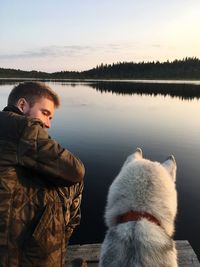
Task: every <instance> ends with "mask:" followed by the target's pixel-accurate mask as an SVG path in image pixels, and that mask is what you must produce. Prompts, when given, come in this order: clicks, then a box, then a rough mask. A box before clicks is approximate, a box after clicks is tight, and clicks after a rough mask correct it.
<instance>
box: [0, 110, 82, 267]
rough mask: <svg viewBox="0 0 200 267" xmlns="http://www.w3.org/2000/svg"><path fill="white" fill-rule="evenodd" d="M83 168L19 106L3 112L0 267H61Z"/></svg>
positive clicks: (73, 224) (75, 217) (0, 128)
mask: <svg viewBox="0 0 200 267" xmlns="http://www.w3.org/2000/svg"><path fill="white" fill-rule="evenodd" d="M83 176H84V166H83V164H82V162H81V161H80V160H79V159H78V158H76V157H75V156H74V155H72V154H71V153H70V152H69V151H68V150H66V149H63V148H62V147H61V146H60V145H59V144H58V143H57V142H56V141H55V140H53V139H51V138H50V137H49V136H48V133H47V131H46V130H45V128H44V125H43V123H42V122H41V121H40V120H38V119H33V118H30V117H26V116H24V115H22V113H21V112H20V111H19V110H18V109H17V108H15V107H7V108H6V109H4V111H2V112H0V267H63V266H64V261H65V254H66V246H67V243H68V240H69V237H70V236H71V234H72V232H73V229H74V228H75V227H76V226H77V225H78V224H79V222H80V202H81V196H82V190H83Z"/></svg>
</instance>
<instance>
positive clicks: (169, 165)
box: [162, 155, 176, 182]
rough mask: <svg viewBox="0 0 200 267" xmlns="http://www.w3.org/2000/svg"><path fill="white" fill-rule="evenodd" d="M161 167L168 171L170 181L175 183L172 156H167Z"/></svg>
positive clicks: (174, 161) (174, 164)
mask: <svg viewBox="0 0 200 267" xmlns="http://www.w3.org/2000/svg"><path fill="white" fill-rule="evenodd" d="M162 165H163V167H165V169H166V170H167V171H168V173H169V174H170V176H171V177H172V180H173V181H174V182H175V181H176V160H175V158H174V156H173V155H171V156H169V157H168V158H167V159H166V161H165V162H163V163H162Z"/></svg>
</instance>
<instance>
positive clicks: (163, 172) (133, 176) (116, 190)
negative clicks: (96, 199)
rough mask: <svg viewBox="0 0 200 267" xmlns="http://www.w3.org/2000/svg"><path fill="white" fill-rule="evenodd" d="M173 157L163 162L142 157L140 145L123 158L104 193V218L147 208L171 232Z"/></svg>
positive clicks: (108, 219) (112, 219)
mask: <svg viewBox="0 0 200 267" xmlns="http://www.w3.org/2000/svg"><path fill="white" fill-rule="evenodd" d="M175 181H176V161H175V158H174V156H172V155H171V156H169V157H168V158H167V159H166V160H165V161H164V162H163V163H159V162H155V161H150V160H148V159H145V158H144V157H143V152H142V150H141V149H140V148H137V149H136V151H135V152H134V153H133V154H132V155H130V156H129V157H128V158H127V159H126V161H125V162H124V164H123V166H122V168H121V171H120V172H119V174H118V176H117V177H116V179H115V180H114V181H113V183H112V185H111V187H110V189H109V194H108V201H107V208H106V214H105V218H106V222H107V225H108V226H111V225H113V224H115V223H116V218H117V216H119V215H121V214H123V213H125V212H128V211H130V210H133V211H139V212H149V213H151V214H152V215H153V216H155V217H156V218H158V220H159V221H160V222H161V225H162V226H163V227H164V228H166V230H167V232H168V233H169V234H170V235H171V234H172V233H173V223H174V218H175V216H176V210H177V195H176V189H175Z"/></svg>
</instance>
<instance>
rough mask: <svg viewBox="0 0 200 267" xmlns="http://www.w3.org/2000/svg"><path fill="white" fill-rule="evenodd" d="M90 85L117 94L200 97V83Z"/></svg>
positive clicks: (184, 97) (97, 83) (183, 97)
mask: <svg viewBox="0 0 200 267" xmlns="http://www.w3.org/2000/svg"><path fill="white" fill-rule="evenodd" d="M89 86H91V87H92V88H95V89H96V90H99V91H101V92H112V93H117V94H122V95H125V94H129V95H132V94H140V95H143V94H147V95H153V96H156V95H164V96H167V95H169V96H171V97H179V98H181V99H194V98H197V99H199V98H200V85H197V84H185V83H183V84H176V83H174V84H173V83H172V84H163V83H143V82H142V83H133V82H126V83H124V82H109V81H108V82H94V83H90V84H89Z"/></svg>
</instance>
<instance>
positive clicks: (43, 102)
mask: <svg viewBox="0 0 200 267" xmlns="http://www.w3.org/2000/svg"><path fill="white" fill-rule="evenodd" d="M24 100H25V99H24ZM17 106H18V105H17ZM18 108H19V109H20V110H21V111H22V112H23V113H24V114H25V115H26V116H30V117H32V118H37V119H40V120H41V121H42V122H43V123H44V125H45V127H46V128H50V127H51V119H52V118H53V114H54V110H55V106H54V103H53V101H51V100H49V99H48V98H44V97H42V98H40V99H39V100H38V101H37V102H36V103H35V104H34V105H33V106H32V107H30V106H29V104H28V103H27V102H26V100H25V104H24V105H23V107H21V106H20V105H19V106H18Z"/></svg>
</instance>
